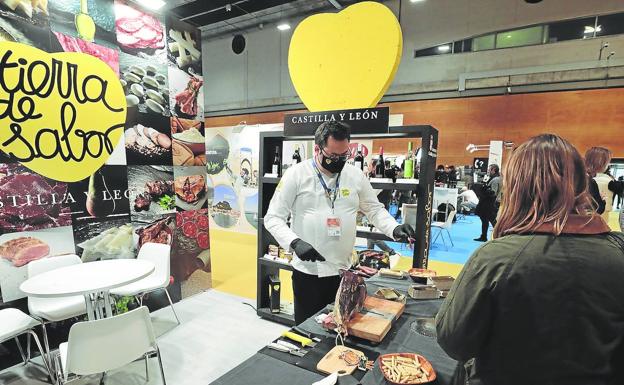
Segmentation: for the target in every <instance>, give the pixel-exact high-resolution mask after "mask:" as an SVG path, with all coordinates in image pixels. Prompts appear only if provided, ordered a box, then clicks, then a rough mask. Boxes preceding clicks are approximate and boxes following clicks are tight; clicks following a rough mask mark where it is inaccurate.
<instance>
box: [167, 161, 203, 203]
mask: <svg viewBox="0 0 624 385" xmlns="http://www.w3.org/2000/svg"><path fill="white" fill-rule="evenodd" d="M173 176H174V178H175V179H174V183H173V185H174V190H175V195H176V207H177V209H178V210H199V209H201V208H206V207H207V206H206V201H207V198H208V196H207V194H206V169H205V168H204V167H202V166H189V167H183V166H176V167H174V168H173Z"/></svg>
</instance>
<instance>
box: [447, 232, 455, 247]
mask: <svg viewBox="0 0 624 385" xmlns="http://www.w3.org/2000/svg"><path fill="white" fill-rule="evenodd" d="M445 230H446V234H447V235H448V237H449V240H450V241H451V246H453V247H455V244H454V243H453V237H451V232H450V231H449V230H448V229H445Z"/></svg>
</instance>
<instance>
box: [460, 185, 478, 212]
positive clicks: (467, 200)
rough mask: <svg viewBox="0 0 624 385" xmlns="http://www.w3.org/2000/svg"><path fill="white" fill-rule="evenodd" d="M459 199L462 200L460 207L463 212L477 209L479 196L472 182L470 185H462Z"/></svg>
mask: <svg viewBox="0 0 624 385" xmlns="http://www.w3.org/2000/svg"><path fill="white" fill-rule="evenodd" d="M458 199H459V200H460V203H459V208H460V209H461V210H463V212H471V211H472V210H474V209H476V208H477V205H478V204H479V198H478V197H477V194H476V193H475V192H474V191H473V190H472V184H470V185H468V187H462V189H461V194H459V196H458Z"/></svg>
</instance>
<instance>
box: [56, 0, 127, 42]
mask: <svg viewBox="0 0 624 385" xmlns="http://www.w3.org/2000/svg"><path fill="white" fill-rule="evenodd" d="M48 5H49V8H50V27H51V28H52V31H54V32H60V33H62V34H64V35H69V36H73V37H77V38H80V39H82V40H85V41H87V42H90V43H97V44H99V45H103V46H106V47H108V48H113V49H114V48H116V47H117V38H116V37H115V13H114V10H113V0H54V1H50V2H49V4H48Z"/></svg>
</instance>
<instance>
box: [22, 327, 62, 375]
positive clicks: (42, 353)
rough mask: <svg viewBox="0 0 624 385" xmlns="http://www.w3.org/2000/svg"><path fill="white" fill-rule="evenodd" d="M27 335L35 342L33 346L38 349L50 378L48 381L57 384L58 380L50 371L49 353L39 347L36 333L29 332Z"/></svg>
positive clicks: (39, 343)
mask: <svg viewBox="0 0 624 385" xmlns="http://www.w3.org/2000/svg"><path fill="white" fill-rule="evenodd" d="M28 334H29V335H31V336H32V339H33V340H34V341H35V344H36V345H37V349H39V353H40V354H41V359H42V361H43V365H44V366H45V368H46V370H47V371H48V375H49V376H50V379H51V380H52V382H53V383H57V382H58V379H57V377H56V376H55V375H54V372H53V371H52V363H51V362H50V361H49V360H50V355H49V353H48V354H46V353H45V352H44V350H43V347H42V346H41V342H39V337H37V333H35V332H34V331H33V330H29V331H28Z"/></svg>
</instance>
